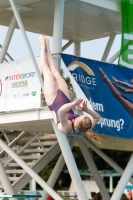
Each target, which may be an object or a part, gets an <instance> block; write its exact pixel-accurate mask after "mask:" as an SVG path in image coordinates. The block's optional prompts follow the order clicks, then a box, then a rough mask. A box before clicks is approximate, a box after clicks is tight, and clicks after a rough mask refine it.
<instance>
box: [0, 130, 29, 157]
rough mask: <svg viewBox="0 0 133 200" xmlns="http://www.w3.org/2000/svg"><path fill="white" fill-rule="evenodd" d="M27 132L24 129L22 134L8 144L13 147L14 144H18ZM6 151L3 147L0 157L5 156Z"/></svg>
mask: <svg viewBox="0 0 133 200" xmlns="http://www.w3.org/2000/svg"><path fill="white" fill-rule="evenodd" d="M26 133H27V132H26V131H23V132H22V133H21V134H19V135H18V136H17V137H16V138H15V139H14V140H13V141H12V142H11V143H10V144H8V146H9V147H12V146H13V145H14V144H16V143H17V142H18V141H19V140H20V139H21V138H22V137H23V136H24V135H25V134H26ZM4 153H5V150H4V149H3V150H2V151H1V152H0V157H2V156H3V154H4Z"/></svg>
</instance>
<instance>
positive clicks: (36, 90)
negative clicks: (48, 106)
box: [0, 59, 41, 111]
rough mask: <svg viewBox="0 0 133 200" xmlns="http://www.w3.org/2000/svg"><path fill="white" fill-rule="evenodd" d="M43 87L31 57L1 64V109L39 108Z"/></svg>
mask: <svg viewBox="0 0 133 200" xmlns="http://www.w3.org/2000/svg"><path fill="white" fill-rule="evenodd" d="M40 98H41V88H40V84H39V81H38V78H37V75H36V72H35V70H34V66H33V64H32V61H31V60H30V59H27V60H21V61H13V62H10V63H2V64H0V111H16V110H24V109H31V108H39V107H40V103H41V99H40Z"/></svg>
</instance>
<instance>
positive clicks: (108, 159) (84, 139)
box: [81, 137, 133, 184]
mask: <svg viewBox="0 0 133 200" xmlns="http://www.w3.org/2000/svg"><path fill="white" fill-rule="evenodd" d="M81 139H82V141H83V142H84V143H85V144H86V145H87V146H89V147H90V148H91V149H92V150H93V151H95V152H96V153H97V154H98V155H99V156H100V157H101V158H103V159H104V160H105V161H106V162H107V163H108V164H109V165H110V166H112V167H113V168H114V169H115V170H116V171H117V172H118V173H120V174H122V173H123V171H124V170H123V169H122V168H121V167H120V166H119V165H117V164H116V163H115V162H114V161H113V160H112V159H111V158H109V157H108V156H107V155H106V154H105V153H104V152H103V151H102V150H100V149H98V148H97V147H96V146H95V145H94V144H93V143H92V142H91V141H90V140H87V139H86V138H84V137H82V138H81ZM130 182H131V183H132V184H133V178H130Z"/></svg>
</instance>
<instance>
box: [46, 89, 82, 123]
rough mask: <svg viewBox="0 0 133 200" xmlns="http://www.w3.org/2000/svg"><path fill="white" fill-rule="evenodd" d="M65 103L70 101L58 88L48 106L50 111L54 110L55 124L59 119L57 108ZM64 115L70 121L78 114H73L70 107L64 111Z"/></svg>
mask: <svg viewBox="0 0 133 200" xmlns="http://www.w3.org/2000/svg"><path fill="white" fill-rule="evenodd" d="M66 103H70V100H69V99H68V97H67V96H66V95H65V94H64V93H63V92H62V91H61V90H58V94H57V96H56V98H55V100H54V102H53V103H52V105H50V106H48V107H49V109H50V110H51V111H54V112H55V114H56V119H57V124H58V123H60V119H59V116H58V110H59V109H60V107H61V106H63V105H64V104H66ZM66 116H67V118H68V120H70V121H72V120H73V119H75V118H77V117H78V116H79V115H76V114H74V112H73V110H72V109H70V110H69V111H68V112H67V113H66Z"/></svg>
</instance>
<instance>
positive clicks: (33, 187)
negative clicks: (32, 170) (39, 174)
mask: <svg viewBox="0 0 133 200" xmlns="http://www.w3.org/2000/svg"><path fill="white" fill-rule="evenodd" d="M30 190H32V191H36V181H35V180H34V179H31V181H30Z"/></svg>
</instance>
